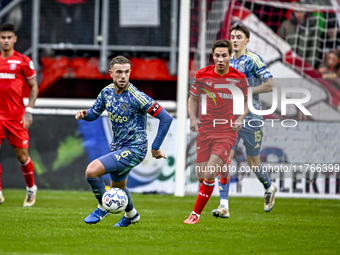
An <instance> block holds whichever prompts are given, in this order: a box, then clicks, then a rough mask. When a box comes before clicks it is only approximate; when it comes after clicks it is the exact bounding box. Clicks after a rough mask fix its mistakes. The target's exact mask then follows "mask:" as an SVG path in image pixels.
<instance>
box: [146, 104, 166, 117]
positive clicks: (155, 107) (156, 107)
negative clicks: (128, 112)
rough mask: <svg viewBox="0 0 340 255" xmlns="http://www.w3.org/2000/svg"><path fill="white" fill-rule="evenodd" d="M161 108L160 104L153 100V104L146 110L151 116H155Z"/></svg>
mask: <svg viewBox="0 0 340 255" xmlns="http://www.w3.org/2000/svg"><path fill="white" fill-rule="evenodd" d="M162 109H163V107H162V106H161V105H160V104H158V103H157V102H155V103H154V105H153V106H152V107H151V108H150V110H149V111H148V114H150V115H151V116H153V117H156V116H157V115H158V113H159V112H160V111H161V110H162Z"/></svg>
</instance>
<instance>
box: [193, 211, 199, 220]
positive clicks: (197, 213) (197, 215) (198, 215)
mask: <svg viewBox="0 0 340 255" xmlns="http://www.w3.org/2000/svg"><path fill="white" fill-rule="evenodd" d="M191 214H196V215H197V218H200V216H201V214H198V213H195V212H194V211H192V213H191Z"/></svg>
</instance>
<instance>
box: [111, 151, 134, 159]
mask: <svg viewBox="0 0 340 255" xmlns="http://www.w3.org/2000/svg"><path fill="white" fill-rule="evenodd" d="M130 154H131V152H130V151H129V150H126V151H123V152H122V153H121V154H120V155H117V154H115V156H116V159H117V161H119V160H120V158H125V157H126V156H128V155H130Z"/></svg>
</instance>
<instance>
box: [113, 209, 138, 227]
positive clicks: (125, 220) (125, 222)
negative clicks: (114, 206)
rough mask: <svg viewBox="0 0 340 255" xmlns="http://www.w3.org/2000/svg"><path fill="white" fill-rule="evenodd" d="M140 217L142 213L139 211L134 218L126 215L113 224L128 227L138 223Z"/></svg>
mask: <svg viewBox="0 0 340 255" xmlns="http://www.w3.org/2000/svg"><path fill="white" fill-rule="evenodd" d="M139 219H140V215H139V213H138V212H137V213H136V215H135V216H133V217H132V218H126V217H125V215H124V216H123V217H122V218H121V219H120V221H118V222H117V223H116V224H114V225H113V227H127V226H129V225H130V224H135V223H138V222H139Z"/></svg>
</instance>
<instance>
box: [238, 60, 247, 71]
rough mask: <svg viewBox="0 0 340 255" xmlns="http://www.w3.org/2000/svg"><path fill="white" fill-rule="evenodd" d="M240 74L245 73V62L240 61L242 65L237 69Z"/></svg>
mask: <svg viewBox="0 0 340 255" xmlns="http://www.w3.org/2000/svg"><path fill="white" fill-rule="evenodd" d="M237 69H238V70H239V71H240V72H242V73H243V72H244V69H245V67H244V62H243V61H240V63H239V64H238V68H237Z"/></svg>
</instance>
